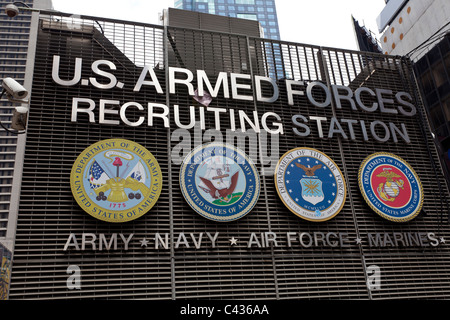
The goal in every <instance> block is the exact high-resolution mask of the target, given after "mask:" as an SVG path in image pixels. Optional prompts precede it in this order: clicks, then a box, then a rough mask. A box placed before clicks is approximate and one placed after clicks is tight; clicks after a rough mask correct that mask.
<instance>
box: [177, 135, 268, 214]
mask: <svg viewBox="0 0 450 320" xmlns="http://www.w3.org/2000/svg"><path fill="white" fill-rule="evenodd" d="M180 187H181V191H182V193H183V196H184V198H185V199H186V201H187V203H188V204H189V205H190V206H191V207H192V209H194V210H195V211H196V212H197V213H199V214H200V215H202V216H203V217H205V218H208V219H210V220H214V221H220V222H228V221H233V220H237V219H240V218H242V217H243V216H245V215H246V214H247V213H249V212H250V211H251V210H252V208H253V207H254V206H255V204H256V202H257V201H258V198H259V192H260V181H259V175H258V171H257V169H256V167H255V165H254V164H253V162H252V161H251V160H250V158H249V157H248V156H247V155H246V154H245V153H244V152H243V151H242V150H240V149H238V148H235V147H233V146H230V145H228V144H223V143H207V144H204V145H201V146H198V147H197V148H195V149H194V150H192V151H191V152H190V153H189V154H188V155H187V157H186V158H185V159H184V161H183V163H182V165H181V169H180Z"/></svg>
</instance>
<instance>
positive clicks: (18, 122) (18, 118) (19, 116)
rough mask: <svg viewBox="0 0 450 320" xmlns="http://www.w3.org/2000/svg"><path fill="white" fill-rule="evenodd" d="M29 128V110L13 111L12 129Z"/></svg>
mask: <svg viewBox="0 0 450 320" xmlns="http://www.w3.org/2000/svg"><path fill="white" fill-rule="evenodd" d="M26 128H27V112H25V113H24V112H19V111H17V110H14V111H13V116H12V119H11V129H14V130H16V131H23V130H26ZM16 133H22V132H16Z"/></svg>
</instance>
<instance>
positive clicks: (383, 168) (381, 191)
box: [358, 152, 424, 222]
mask: <svg viewBox="0 0 450 320" xmlns="http://www.w3.org/2000/svg"><path fill="white" fill-rule="evenodd" d="M358 182H359V188H360V190H361V193H362V194H363V196H364V199H365V200H366V202H367V203H368V205H369V206H370V207H371V208H372V209H373V210H374V211H375V212H376V213H378V214H379V215H380V216H382V217H383V218H385V219H388V220H391V221H395V222H406V221H409V220H411V219H413V218H415V217H416V216H417V215H418V214H419V213H420V210H421V209H422V203H423V198H424V194H423V189H422V183H421V182H420V180H419V177H418V176H417V174H416V172H415V171H414V169H413V168H412V167H411V166H410V165H409V164H408V163H407V162H406V161H405V160H403V159H402V158H400V157H399V156H397V155H394V154H391V153H385V152H378V153H374V154H372V155H370V156H368V157H367V158H366V159H365V160H364V161H363V162H362V164H361V166H360V169H359V172H358Z"/></svg>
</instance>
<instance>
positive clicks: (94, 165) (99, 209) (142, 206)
mask: <svg viewBox="0 0 450 320" xmlns="http://www.w3.org/2000/svg"><path fill="white" fill-rule="evenodd" d="M70 186H71V189H72V194H73V196H74V198H75V200H76V201H77V203H78V204H79V205H80V207H81V208H82V209H83V210H84V211H86V212H87V213H88V214H90V215H91V216H93V217H95V218H97V219H100V220H103V221H108V222H127V221H131V220H134V219H137V218H139V217H141V216H143V215H144V214H145V213H147V212H148V211H149V210H150V209H151V208H152V207H153V205H154V204H155V203H156V201H157V200H158V198H159V195H160V193H161V189H162V174H161V169H160V167H159V164H158V162H157V161H156V159H155V157H154V156H153V155H152V154H151V153H150V151H148V150H147V149H146V148H144V147H143V146H141V145H140V144H138V143H135V142H133V141H129V140H125V139H108V140H102V141H99V142H97V143H95V144H93V145H91V146H89V147H88V148H86V149H85V150H84V151H83V152H82V153H81V154H80V155H79V156H78V158H77V159H76V161H75V163H74V164H73V167H72V172H71V174H70Z"/></svg>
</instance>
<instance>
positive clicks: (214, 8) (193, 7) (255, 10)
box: [175, 0, 280, 40]
mask: <svg viewBox="0 0 450 320" xmlns="http://www.w3.org/2000/svg"><path fill="white" fill-rule="evenodd" d="M175 8H177V9H183V10H190V11H197V12H203V13H210V14H217V15H221V16H227V17H234V18H242V19H250V20H256V21H259V23H260V24H261V26H262V28H263V29H264V38H267V39H274V40H280V31H279V28H278V18H277V9H276V6H275V0H175Z"/></svg>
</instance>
